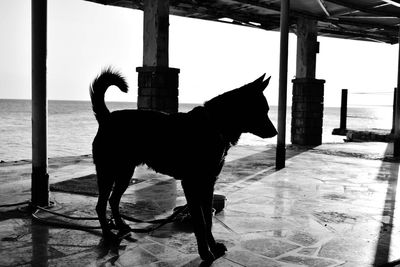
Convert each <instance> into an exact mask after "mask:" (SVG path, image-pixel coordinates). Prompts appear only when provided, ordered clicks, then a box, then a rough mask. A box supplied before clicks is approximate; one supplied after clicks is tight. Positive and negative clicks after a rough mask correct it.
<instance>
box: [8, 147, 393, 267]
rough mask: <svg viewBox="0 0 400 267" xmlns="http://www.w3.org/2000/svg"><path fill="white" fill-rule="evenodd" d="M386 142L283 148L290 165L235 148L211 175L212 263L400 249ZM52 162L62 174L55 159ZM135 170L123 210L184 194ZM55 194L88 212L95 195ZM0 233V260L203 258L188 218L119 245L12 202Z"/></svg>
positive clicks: (279, 262) (330, 258)
mask: <svg viewBox="0 0 400 267" xmlns="http://www.w3.org/2000/svg"><path fill="white" fill-rule="evenodd" d="M384 146H385V144H376V143H372V144H371V146H368V145H367V144H331V145H323V146H321V147H316V148H311V149H309V150H307V149H304V148H303V149H299V148H289V150H288V157H289V159H288V161H287V165H286V166H287V167H286V168H285V169H282V170H280V171H278V172H276V171H275V169H274V167H273V166H274V157H275V151H274V149H273V148H269V149H265V148H264V149H262V150H261V149H258V150H255V151H250V152H249V149H247V150H246V148H240V147H239V148H235V149H236V150H235V151H234V156H233V157H232V158H231V159H230V160H229V162H228V163H227V164H226V166H225V168H224V171H223V173H222V174H221V177H220V180H219V183H218V184H217V193H220V194H224V195H226V197H227V206H226V208H225V210H224V211H223V212H221V213H219V214H217V215H216V216H215V217H214V226H213V232H214V233H215V237H216V238H217V239H218V240H220V241H222V242H224V243H225V244H226V246H227V247H228V253H227V254H226V255H225V256H224V257H222V258H220V259H218V260H217V261H215V262H214V263H213V265H212V266H316V267H321V266H346V267H347V266H380V265H381V264H383V263H385V262H388V261H393V260H396V259H398V258H400V245H399V244H400V242H399V241H400V228H399V227H400V220H399V218H400V216H399V213H398V212H396V209H395V208H396V207H398V206H399V205H397V206H396V204H398V201H399V200H398V199H399V197H398V194H396V187H397V185H398V184H397V178H398V168H399V163H398V162H397V161H396V160H394V159H391V158H390V155H389V156H388V155H386V156H385V155H384V153H385V147H384ZM241 149H242V152H243V153H242V154H241ZM338 151H339V152H340V153H339V152H338ZM344 152H346V153H344ZM386 154H390V153H389V152H386ZM240 155H242V157H241V156H240ZM360 155H362V156H360ZM0 168H1V167H0ZM75 168H79V164H78V165H75ZM71 169H73V168H72V167H69V170H71ZM6 171H7V173H8V175H12V171H11V172H10V169H7V170H6ZM53 171H54V172H55V173H54V175H55V176H56V177H62V174H61V173H58V174H57V168H54V169H53ZM88 174H89V173H85V174H83V173H82V176H83V175H88ZM57 175H58V176H57ZM143 177H145V178H146V179H142V178H143ZM135 178H136V179H140V181H141V182H139V183H136V184H134V185H132V186H130V188H129V189H128V191H127V192H126V193H125V195H124V196H123V199H122V204H121V208H122V211H123V212H124V213H127V214H129V215H131V216H133V217H137V218H139V219H145V220H148V219H157V218H164V217H166V216H168V215H169V214H171V211H172V209H173V208H174V207H175V206H179V205H182V204H184V203H185V200H184V197H183V192H182V189H181V187H180V184H179V182H178V183H177V182H176V181H175V180H173V179H172V178H169V177H166V176H162V175H157V174H154V173H153V174H152V173H149V171H148V170H146V169H145V168H142V169H140V170H138V172H137V173H136V174H135ZM8 180H10V179H8ZM60 180H64V179H63V178H60ZM10 187H11V186H10ZM3 190H4V189H3ZM3 190H2V191H3ZM3 192H4V191H3ZM3 192H2V197H1V200H2V201H3V202H6V203H11V202H13V200H15V201H14V202H17V201H20V200H21V199H17V198H15V196H18V197H19V198H20V197H21V196H29V195H27V194H29V191H21V192H19V193H18V194H15V195H12V194H10V197H8V198H5V197H4V194H3ZM24 192H25V193H24ZM52 197H53V198H54V200H55V201H56V204H57V205H56V207H55V210H57V211H59V212H62V213H65V214H68V215H74V216H95V212H94V205H95V202H96V198H95V197H91V196H85V195H82V194H70V193H63V192H53V194H52ZM22 200H24V199H22ZM49 218H53V217H52V216H50V215H49ZM85 224H87V225H93V224H96V222H89V223H85ZM131 226H132V227H133V228H143V227H147V226H148V224H144V223H141V224H139V223H131ZM0 240H1V242H0V266H25V265H31V266H199V264H200V263H201V260H200V259H199V257H198V254H197V245H196V241H195V238H194V235H193V234H192V232H191V227H190V225H187V224H185V223H170V224H167V225H165V226H163V227H161V228H160V229H157V230H155V231H153V232H151V233H149V234H144V233H135V234H132V236H131V239H130V240H123V241H122V242H121V244H120V245H119V246H118V247H105V246H104V245H103V244H102V243H101V237H100V235H99V231H98V230H92V231H79V230H73V229H65V228H56V227H53V226H45V225H40V224H37V223H36V222H32V221H31V219H30V218H29V217H27V216H26V215H25V214H24V213H22V212H19V211H18V210H15V208H7V209H6V208H1V209H0Z"/></svg>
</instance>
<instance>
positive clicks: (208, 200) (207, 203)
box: [201, 178, 227, 258]
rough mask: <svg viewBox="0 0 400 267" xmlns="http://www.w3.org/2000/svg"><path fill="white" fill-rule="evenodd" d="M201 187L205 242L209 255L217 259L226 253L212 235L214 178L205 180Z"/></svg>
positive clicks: (222, 245) (224, 247)
mask: <svg viewBox="0 0 400 267" xmlns="http://www.w3.org/2000/svg"><path fill="white" fill-rule="evenodd" d="M205 181H206V182H205V183H204V185H203V187H202V190H201V191H202V192H203V194H202V210H203V214H204V219H205V223H206V233H207V242H208V245H209V247H210V250H211V253H213V255H214V257H215V258H219V257H221V256H223V255H224V254H225V252H226V251H227V248H226V246H225V245H224V244H223V243H217V242H216V241H215V239H214V236H213V234H212V206H213V198H214V185H215V181H216V178H209V180H205Z"/></svg>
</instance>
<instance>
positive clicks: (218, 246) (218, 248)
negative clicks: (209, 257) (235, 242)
mask: <svg viewBox="0 0 400 267" xmlns="http://www.w3.org/2000/svg"><path fill="white" fill-rule="evenodd" d="M226 251H228V249H227V248H226V246H225V245H224V244H223V243H215V246H213V247H212V248H211V252H212V254H213V255H214V257H215V258H219V257H222V256H223V255H225V252H226Z"/></svg>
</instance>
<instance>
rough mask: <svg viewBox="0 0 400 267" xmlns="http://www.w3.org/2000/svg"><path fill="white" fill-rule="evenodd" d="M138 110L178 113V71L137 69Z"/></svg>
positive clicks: (165, 68) (150, 68)
mask: <svg viewBox="0 0 400 267" xmlns="http://www.w3.org/2000/svg"><path fill="white" fill-rule="evenodd" d="M136 71H137V72H138V85H139V89H138V109H147V110H157V111H163V112H167V113H176V112H178V86H179V77H178V76H179V69H175V68H168V67H138V68H136Z"/></svg>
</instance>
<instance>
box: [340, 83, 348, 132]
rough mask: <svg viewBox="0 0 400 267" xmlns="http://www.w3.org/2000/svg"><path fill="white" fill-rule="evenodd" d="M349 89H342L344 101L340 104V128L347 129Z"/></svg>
mask: <svg viewBox="0 0 400 267" xmlns="http://www.w3.org/2000/svg"><path fill="white" fill-rule="evenodd" d="M347 93H348V90H347V89H342V103H341V106H340V130H341V131H345V130H346V129H347Z"/></svg>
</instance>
